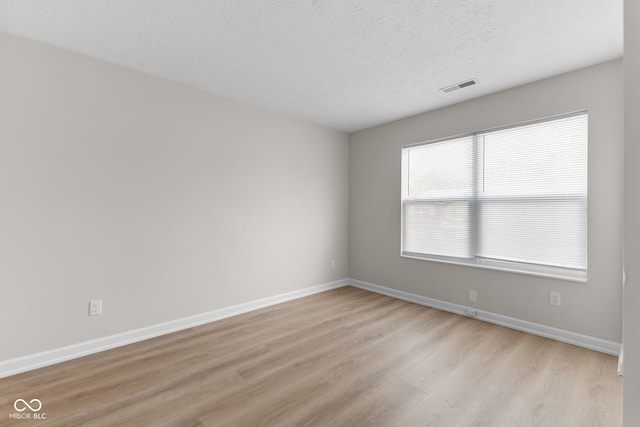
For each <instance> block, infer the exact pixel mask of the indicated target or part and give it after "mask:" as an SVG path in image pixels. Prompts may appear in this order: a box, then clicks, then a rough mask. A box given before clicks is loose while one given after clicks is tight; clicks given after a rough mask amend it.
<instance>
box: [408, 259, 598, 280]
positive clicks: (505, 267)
mask: <svg viewBox="0 0 640 427" xmlns="http://www.w3.org/2000/svg"><path fill="white" fill-rule="evenodd" d="M400 256H401V257H402V258H409V259H419V260H423V261H433V262H441V263H445V264H454V265H463V266H467V267H477V268H484V269H488V270H498V271H506V272H509V273H519V274H526V275H529V276H538V277H548V278H551V279H560V280H569V281H572V282H580V283H586V282H587V272H586V271H580V270H571V269H565V268H559V267H550V266H544V265H532V264H523V263H517V262H508V261H495V260H487V259H473V260H469V261H462V260H458V259H446V258H434V257H431V256H427V255H421V254H414V253H402V254H400Z"/></svg>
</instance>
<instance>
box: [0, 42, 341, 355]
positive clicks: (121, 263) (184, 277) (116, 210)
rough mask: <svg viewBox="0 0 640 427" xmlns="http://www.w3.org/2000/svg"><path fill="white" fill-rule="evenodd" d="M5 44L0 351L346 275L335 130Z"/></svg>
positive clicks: (0, 112) (26, 351)
mask: <svg viewBox="0 0 640 427" xmlns="http://www.w3.org/2000/svg"><path fill="white" fill-rule="evenodd" d="M0 52H2V66H1V67H0V93H2V96H1V97H0V117H2V126H0V194H1V195H2V196H1V197H0V287H1V290H2V309H1V310H0V336H1V337H2V340H3V345H1V346H0V360H7V359H12V358H16V357H19V356H25V355H31V354H34V353H38V352H43V351H46V350H51V349H55V348H59V347H62V346H68V345H73V344H77V343H82V342H86V341H89V340H93V339H97V338H101V337H106V336H110V335H113V334H118V333H122V332H126V331H130V330H133V329H136V328H143V327H147V326H149V325H156V324H159V323H162V322H168V321H172V320H174V319H179V318H185V317H188V316H193V315H197V314H199V313H204V312H209V311H212V310H216V309H219V308H222V307H229V306H233V305H236V304H241V303H245V302H248V301H254V300H258V299H261V298H265V297H271V296H274V295H280V294H285V293H288V292H295V291H297V290H300V289H304V288H308V287H312V286H317V285H321V284H325V283H330V282H333V281H336V280H339V279H344V278H346V277H348V253H347V252H348V250H347V248H348V240H347V238H348V230H347V226H348V215H347V212H348V169H347V167H348V135H347V134H345V133H342V132H338V131H334V130H331V129H327V128H324V127H321V126H317V125H314V124H310V123H307V122H304V121H301V120H296V119H293V118H290V117H287V116H284V115H281V114H276V113H272V112H268V111H265V110H261V109H259V108H254V107H251V106H248V105H246V104H242V103H240V102H236V101H233V100H229V99H225V98H222V97H219V96H216V95H212V94H209V93H206V92H203V91H200V90H196V89H193V88H189V87H186V86H183V85H180V84H176V83H172V82H169V81H166V80H163V79H160V78H156V77H152V76H149V75H145V74H142V73H139V72H135V71H132V70H128V69H125V68H122V67H118V66H115V65H111V64H108V63H105V62H101V61H98V60H95V59H92V58H89V57H86V56H82V55H78V54H74V53H71V52H68V51H64V50H61V49H57V48H54V47H50V46H47V45H43V44H40V43H35V42H32V41H28V40H26V39H22V38H18V37H14V36H10V35H7V34H1V33H0ZM331 260H335V261H336V268H335V269H332V268H331ZM90 299H102V300H103V310H104V313H103V315H102V316H98V317H89V316H88V301H89V300H90Z"/></svg>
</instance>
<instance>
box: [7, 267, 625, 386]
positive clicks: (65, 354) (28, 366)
mask: <svg viewBox="0 0 640 427" xmlns="http://www.w3.org/2000/svg"><path fill="white" fill-rule="evenodd" d="M347 285H351V286H354V287H356V288H360V289H364V290H367V291H371V292H376V293H379V294H382V295H387V296H390V297H393V298H397V299H401V300H404V301H409V302H413V303H416V304H420V305H424V306H427V307H433V308H437V309H439V310H444V311H449V312H452V313H456V314H460V315H463V316H464V315H466V310H467V309H468V308H470V307H467V306H463V305H459V304H454V303H450V302H446V301H442V300H437V299H434V298H428V297H425V296H421V295H417V294H412V293H409V292H404V291H400V290H397V289H391V288H386V287H384V286H380V285H375V284H373V283H367V282H362V281H360V280H353V279H342V280H338V281H335V282H331V283H325V284H322V285H318V286H312V287H309V288H305V289H300V290H297V291H293V292H288V293H285V294H280V295H275V296H272V297H268V298H262V299H259V300H255V301H250V302H247V303H243V304H238V305H234V306H231V307H225V308H221V309H218V310H214V311H210V312H207V313H202V314H197V315H195V316H190V317H185V318H182V319H177V320H172V321H169V322H165V323H160V324H157V325H152V326H148V327H145V328H140V329H135V330H132V331H127V332H123V333H120V334H116V335H111V336H108V337H103V338H98V339H95V340H91V341H86V342H82V343H78V344H73V345H69V346H66V347H60V348H56V349H53V350H48V351H44V352H41V353H36V354H33V355H27V356H23V357H18V358H15V359H9V360H5V361H0V378H4V377H8V376H11V375H15V374H19V373H21V372H26V371H30V370H33V369H37V368H42V367H44V366H49V365H54V364H56V363H60V362H64V361H67V360H71V359H75V358H78V357H82V356H87V355H89V354H93V353H98V352H100V351H105V350H109V349H112V348H115V347H120V346H123V345H127V344H132V343H135V342H138V341H143V340H146V339H149V338H155V337H158V336H160V335H165V334H169V333H172V332H176V331H180V330H183V329H188V328H192V327H194V326H199V325H203V324H205V323H210V322H214V321H216V320H221V319H225V318H227V317H231V316H236V315H238V314H243V313H247V312H249V311H253V310H258V309H260V308H264V307H269V306H271V305H275V304H279V303H282V302H286V301H291V300H294V299H298V298H302V297H305V296H309V295H313V294H317V293H320V292H325V291H328V290H331V289H336V288H340V287H343V286H347ZM476 313H477V314H476V316H475V317H476V319H479V320H484V321H487V322H490V323H495V324H497V325H501V326H506V327H508V328H512V329H517V330H520V331H524V332H528V333H531V334H534V335H540V336H543V337H547V338H552V339H555V340H558V341H562V342H566V343H569V344H574V345H577V346H580V347H585V348H588V349H591V350H596V351H600V352H602V353H607V354H612V355H616V356H617V355H620V349H621V345H620V343H617V342H613V341H606V340H603V339H600V338H594V337H590V336H588V335H582V334H578V333H575V332H570V331H565V330H563V329H558V328H553V327H551V326H545V325H541V324H537V323H533V322H528V321H525V320H520V319H516V318H513V317H508V316H502V315H500V314H495V313H491V312H488V311H483V310H476ZM620 372H622V358H620Z"/></svg>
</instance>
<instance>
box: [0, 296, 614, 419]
mask: <svg viewBox="0 0 640 427" xmlns="http://www.w3.org/2000/svg"><path fill="white" fill-rule="evenodd" d="M616 363H617V360H616V358H614V357H612V356H608V355H605V354H601V353H598V352H594V351H590V350H586V349H583V348H579V347H575V346H572V345H568V344H563V343H560V342H556V341H552V340H549V339H545V338H541V337H537V336H534V335H529V334H526V333H522V332H518V331H514V330H511V329H507V328H503V327H500V326H496V325H492V324H489V323H485V322H482V321H479V320H474V319H470V318H466V317H462V316H458V315H454V314H450V313H446V312H443V311H439V310H435V309H431V308H426V307H422V306H419V305H415V304H412V303H408V302H404V301H399V300H396V299H392V298H388V297H385V296H382V295H377V294H374V293H370V292H366V291H363V290H360V289H356V288H352V287H346V288H340V289H336V290H333V291H329V292H325V293H322V294H317V295H313V296H310V297H306V298H302V299H298V300H295V301H291V302H287V303H283V304H279V305H276V306H272V307H269V308H265V309H262V310H257V311H254V312H251V313H247V314H243V315H240V316H236V317H233V318H229V319H225V320H221V321H218V322H214V323H210V324H207V325H203V326H199V327H196V328H192V329H188V330H185V331H181V332H177V333H174V334H170V335H166V336H163V337H158V338H155V339H151V340H147V341H144V342H140V343H136V344H132V345H129V346H125V347H120V348H117V349H114V350H110V351H106V352H102V353H99V354H95V355H91V356H87V357H83V358H80V359H76V360H73V361H69V362H65V363H61V364H58V365H55V366H50V367H46V368H42V369H38V370H35V371H31V372H27V373H24V374H20V375H15V376H13V377H9V378H4V379H0V425H1V426H5V425H7V426H25V427H26V426H31V425H36V426H45V425H46V426H64V427H70V426H117V425H125V426H154V427H155V426H241V427H245V426H401V427H411V426H474V427H477V426H490V427H500V426H505V427H507V426H508V427H514V426H544V427H550V426H562V427H570V426H576V427H578V426H579V427H586V426H594V427H595V426H598V427H602V426H616V427H617V426H621V425H622V422H621V414H622V381H621V379H620V378H619V377H618V376H617V375H616ZM18 398H23V399H25V400H27V401H29V400H30V399H34V398H37V399H39V400H41V402H42V409H41V411H40V413H46V419H45V420H26V419H21V420H16V419H10V418H9V414H11V413H15V412H16V411H15V409H14V408H13V403H14V401H15V400H16V399H18ZM26 412H27V413H28V412H29V411H28V410H27V411H26Z"/></svg>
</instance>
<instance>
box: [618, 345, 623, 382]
mask: <svg viewBox="0 0 640 427" xmlns="http://www.w3.org/2000/svg"><path fill="white" fill-rule="evenodd" d="M618 375H620V376H623V375H624V344H622V346H621V347H620V356H618Z"/></svg>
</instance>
